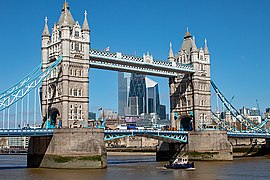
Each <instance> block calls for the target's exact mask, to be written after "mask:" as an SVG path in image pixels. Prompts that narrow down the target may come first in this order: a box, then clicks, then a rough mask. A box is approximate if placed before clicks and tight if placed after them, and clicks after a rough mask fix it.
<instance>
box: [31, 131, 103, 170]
mask: <svg viewBox="0 0 270 180" xmlns="http://www.w3.org/2000/svg"><path fill="white" fill-rule="evenodd" d="M103 131H104V130H102V129H86V128H73V129H55V131H54V134H53V136H52V137H49V136H47V137H31V138H30V142H29V149H28V154H27V166H28V167H31V168H32V167H41V168H68V169H87V168H106V167H107V151H106V148H105V144H104V132H103Z"/></svg>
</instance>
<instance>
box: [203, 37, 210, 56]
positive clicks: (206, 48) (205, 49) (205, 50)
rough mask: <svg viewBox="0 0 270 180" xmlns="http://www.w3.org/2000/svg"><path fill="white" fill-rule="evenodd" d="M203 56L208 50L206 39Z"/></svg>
mask: <svg viewBox="0 0 270 180" xmlns="http://www.w3.org/2000/svg"><path fill="white" fill-rule="evenodd" d="M204 54H209V49H208V45H207V40H206V38H205V39H204Z"/></svg>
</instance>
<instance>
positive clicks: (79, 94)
mask: <svg viewBox="0 0 270 180" xmlns="http://www.w3.org/2000/svg"><path fill="white" fill-rule="evenodd" d="M81 92H82V91H81V90H80V89H78V96H79V97H80V96H82V93H81Z"/></svg>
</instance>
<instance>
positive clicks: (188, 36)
mask: <svg viewBox="0 0 270 180" xmlns="http://www.w3.org/2000/svg"><path fill="white" fill-rule="evenodd" d="M190 37H192V36H191V34H190V32H189V31H188V27H187V32H186V34H185V37H184V39H186V38H190Z"/></svg>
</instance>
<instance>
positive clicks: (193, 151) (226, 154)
mask: <svg viewBox="0 0 270 180" xmlns="http://www.w3.org/2000/svg"><path fill="white" fill-rule="evenodd" d="M184 145H185V144H182V145H181V144H180V143H165V142H163V143H162V144H160V145H159V146H158V148H157V153H156V156H157V157H156V160H157V161H168V160H170V159H171V158H172V157H173V156H174V155H175V153H177V152H179V150H181V151H182V153H185V154H186V155H189V159H191V160H233V152H232V145H231V144H230V142H229V141H228V136H227V132H226V131H217V130H215V131H192V132H189V133H188V142H187V144H186V145H185V146H184Z"/></svg>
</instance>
